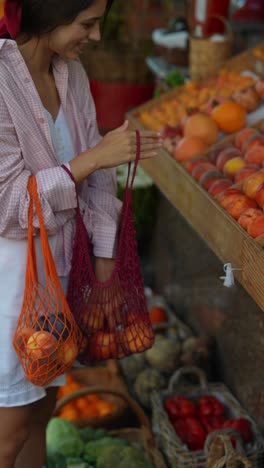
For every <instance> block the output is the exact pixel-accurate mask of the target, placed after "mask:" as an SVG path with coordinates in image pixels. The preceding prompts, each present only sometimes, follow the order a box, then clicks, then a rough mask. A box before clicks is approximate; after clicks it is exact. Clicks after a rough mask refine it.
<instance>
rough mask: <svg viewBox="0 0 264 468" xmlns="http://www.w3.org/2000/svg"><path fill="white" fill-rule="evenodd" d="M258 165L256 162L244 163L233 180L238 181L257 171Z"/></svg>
mask: <svg viewBox="0 0 264 468" xmlns="http://www.w3.org/2000/svg"><path fill="white" fill-rule="evenodd" d="M258 170H259V167H258V166H257V165H256V164H246V165H245V166H244V167H242V169H240V170H239V171H238V172H237V173H236V175H235V182H236V183H237V182H240V181H241V180H243V179H246V178H247V177H249V176H250V175H252V174H254V173H255V172H258Z"/></svg>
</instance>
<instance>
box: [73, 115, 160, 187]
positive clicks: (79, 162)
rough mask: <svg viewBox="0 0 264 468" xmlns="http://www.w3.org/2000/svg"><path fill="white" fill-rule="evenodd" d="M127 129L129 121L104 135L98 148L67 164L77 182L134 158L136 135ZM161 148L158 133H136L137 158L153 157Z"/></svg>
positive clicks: (145, 131) (144, 131)
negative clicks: (93, 173)
mask: <svg viewBox="0 0 264 468" xmlns="http://www.w3.org/2000/svg"><path fill="white" fill-rule="evenodd" d="M128 126H129V122H128V121H127V120H126V121H125V122H124V124H123V125H122V126H121V127H119V128H117V129H115V130H112V131H111V132H109V133H107V135H105V137H104V138H103V139H102V140H101V141H100V143H98V145H96V146H95V147H94V148H92V149H91V150H89V151H86V152H84V153H82V154H81V155H80V156H77V158H75V159H73V160H72V161H71V162H70V167H71V171H72V174H73V176H74V178H75V180H76V182H77V183H78V182H81V181H82V180H83V179H85V178H86V177H87V176H88V175H89V174H91V173H92V172H94V171H96V170H98V169H106V168H111V167H116V166H119V165H121V164H126V163H128V162H130V161H134V160H135V159H136V149H137V138H136V132H135V130H129V129H128ZM162 146H163V143H162V138H161V136H160V134H159V133H157V132H153V131H147V130H142V131H140V159H148V158H153V157H155V156H157V154H158V149H159V148H161V147H162Z"/></svg>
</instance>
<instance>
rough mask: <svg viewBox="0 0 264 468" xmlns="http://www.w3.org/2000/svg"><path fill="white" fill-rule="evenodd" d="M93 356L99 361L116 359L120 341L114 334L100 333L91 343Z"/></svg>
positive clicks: (97, 333)
mask: <svg viewBox="0 0 264 468" xmlns="http://www.w3.org/2000/svg"><path fill="white" fill-rule="evenodd" d="M89 350H90V354H91V356H92V357H93V358H94V359H95V360H97V361H105V360H106V359H115V358H116V356H117V353H118V340H117V337H116V334H115V333H113V332H105V331H98V332H96V333H94V334H93V335H92V336H91V338H90V342H89Z"/></svg>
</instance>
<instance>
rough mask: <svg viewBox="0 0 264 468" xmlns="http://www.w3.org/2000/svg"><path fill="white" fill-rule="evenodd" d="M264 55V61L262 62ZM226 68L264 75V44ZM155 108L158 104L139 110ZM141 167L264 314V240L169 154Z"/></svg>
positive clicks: (137, 125) (132, 116) (134, 117)
mask: <svg viewBox="0 0 264 468" xmlns="http://www.w3.org/2000/svg"><path fill="white" fill-rule="evenodd" d="M256 50H257V55H255V54H256ZM259 51H260V52H259ZM262 51H263V59H262V58H259V55H261V54H262ZM225 68H228V69H229V70H231V69H233V70H236V71H243V70H245V69H247V70H252V71H253V72H255V73H258V74H259V75H261V74H262V73H263V75H264V43H263V44H261V46H258V47H257V48H255V49H251V50H249V51H246V52H244V53H243V54H240V55H239V56H237V57H235V58H233V59H231V60H230V61H229V62H228V63H227V64H226V65H225ZM174 93H175V91H172V94H174ZM167 97H168V95H167ZM152 104H153V105H154V104H155V100H153V101H151V102H149V103H147V104H144V105H143V106H141V107H140V108H139V109H140V110H142V109H143V108H144V107H146V106H147V107H149V106H150V105H152ZM139 109H137V110H135V111H132V112H130V113H129V114H128V118H129V121H130V123H131V124H132V125H133V126H134V127H135V128H139V129H143V128H144V127H143V126H142V125H141V124H140V122H139V121H138V119H137V112H138V110H139ZM141 165H142V167H143V169H144V170H145V171H146V172H147V173H148V174H149V175H150V176H151V177H152V179H153V180H154V182H155V184H156V185H157V187H158V188H159V189H160V190H161V192H163V193H164V195H165V196H166V197H167V198H168V200H169V201H170V202H171V203H172V204H173V205H174V206H175V207H176V208H177V210H178V211H179V212H180V213H181V215H182V216H183V217H184V218H185V219H186V220H187V222H188V223H189V224H190V225H191V226H192V227H193V229H194V230H195V231H197V233H198V234H199V235H200V237H201V238H202V239H203V240H204V241H205V242H206V244H207V245H208V246H209V247H210V249H211V250H213V252H214V253H215V254H216V255H217V257H219V259H220V260H221V261H222V262H224V263H227V262H231V263H232V265H233V266H234V267H236V268H239V269H240V270H238V271H235V272H234V274H235V277H236V279H237V280H238V281H239V282H240V283H241V285H242V286H243V287H244V288H245V290H246V291H247V292H248V293H249V295H250V296H251V297H252V298H253V300H254V301H255V302H256V303H257V304H258V306H259V307H260V308H261V309H262V310H263V311H264V287H263V285H264V249H263V247H262V246H263V245H264V244H263V236H261V238H259V242H257V241H256V240H254V239H252V238H251V237H250V236H249V235H248V234H247V233H246V231H244V229H243V228H241V226H240V225H239V224H238V223H237V222H236V221H235V220H234V219H233V218H232V217H231V216H230V215H229V214H228V213H227V212H226V211H225V210H224V209H223V208H222V207H221V206H220V205H219V204H218V203H217V202H216V201H215V200H214V199H213V197H211V196H210V195H209V194H208V193H207V192H206V191H205V190H204V189H203V188H202V187H201V186H200V185H199V184H198V183H197V182H196V181H195V180H194V179H193V177H191V176H190V175H189V174H188V173H187V171H186V170H185V169H184V168H183V167H182V166H181V165H180V164H179V163H177V162H176V161H175V160H174V159H173V158H172V157H171V156H170V155H169V154H168V153H167V152H166V151H165V150H163V149H162V150H160V156H159V157H158V158H156V159H154V160H146V161H142V162H141Z"/></svg>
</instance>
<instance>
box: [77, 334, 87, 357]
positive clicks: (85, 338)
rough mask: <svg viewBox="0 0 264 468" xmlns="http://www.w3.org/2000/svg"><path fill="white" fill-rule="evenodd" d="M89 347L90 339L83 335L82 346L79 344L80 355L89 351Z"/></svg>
mask: <svg viewBox="0 0 264 468" xmlns="http://www.w3.org/2000/svg"><path fill="white" fill-rule="evenodd" d="M88 347H89V339H88V337H87V336H85V335H84V334H83V333H82V334H81V339H80V344H79V351H78V354H83V353H85V351H87V350H88Z"/></svg>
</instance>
